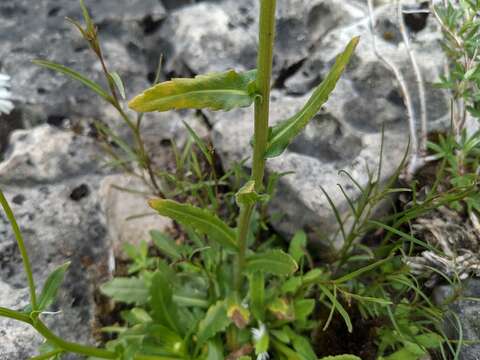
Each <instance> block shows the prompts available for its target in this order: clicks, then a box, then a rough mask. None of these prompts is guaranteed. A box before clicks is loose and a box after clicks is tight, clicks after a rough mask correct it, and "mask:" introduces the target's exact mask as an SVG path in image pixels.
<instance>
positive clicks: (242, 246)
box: [235, 205, 255, 292]
mask: <svg viewBox="0 0 480 360" xmlns="http://www.w3.org/2000/svg"><path fill="white" fill-rule="evenodd" d="M254 208H255V205H244V206H241V208H240V216H239V220H238V257H237V269H236V271H237V272H236V274H235V289H236V290H237V292H240V289H241V287H242V278H243V269H244V268H245V257H246V252H247V238H248V229H249V227H250V218H251V217H252V213H253V209H254Z"/></svg>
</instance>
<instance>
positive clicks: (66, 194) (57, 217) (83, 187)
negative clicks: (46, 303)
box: [0, 125, 110, 359]
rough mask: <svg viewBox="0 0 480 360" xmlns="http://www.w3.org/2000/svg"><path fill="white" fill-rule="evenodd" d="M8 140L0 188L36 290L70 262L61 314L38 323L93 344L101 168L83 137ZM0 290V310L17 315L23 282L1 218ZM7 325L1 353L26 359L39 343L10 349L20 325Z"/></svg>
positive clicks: (102, 257)
mask: <svg viewBox="0 0 480 360" xmlns="http://www.w3.org/2000/svg"><path fill="white" fill-rule="evenodd" d="M12 141H14V146H13V149H12V150H11V151H9V152H7V155H6V159H5V160H4V162H2V163H0V187H1V188H2V190H3V191H4V192H5V196H6V197H7V199H8V201H9V202H10V204H11V206H12V209H13V211H14V213H15V215H16V218H17V221H18V223H19V226H20V228H21V231H22V233H23V236H24V239H25V243H26V246H27V249H28V253H29V256H30V258H31V262H32V267H33V273H34V276H35V280H36V282H37V288H38V291H39V290H40V289H41V286H42V284H43V283H44V281H45V280H46V278H47V276H48V274H49V273H50V272H51V271H53V270H54V269H55V268H57V267H58V266H60V265H62V264H64V263H65V262H67V261H71V266H70V268H69V270H68V273H67V275H66V279H65V282H64V285H63V287H62V289H61V292H60V296H59V299H58V301H57V302H56V303H55V304H54V307H53V309H54V310H57V309H60V310H61V313H59V314H57V315H49V316H47V315H45V321H47V323H49V324H51V326H52V329H53V330H54V331H55V332H56V333H58V334H59V335H61V336H64V337H65V338H67V339H70V340H75V341H79V342H84V343H88V342H90V343H92V342H93V341H94V339H93V338H92V326H93V322H94V304H95V303H94V288H95V285H98V284H99V283H100V282H101V281H103V280H104V279H105V278H106V277H107V276H108V274H109V269H108V263H109V261H108V259H109V256H110V252H109V246H108V243H107V238H106V228H105V220H104V217H103V215H102V213H101V212H100V204H99V199H98V195H97V193H98V186H99V183H100V179H101V178H103V177H104V176H105V175H104V173H103V171H102V170H101V167H100V162H95V161H94V159H95V157H96V156H97V154H98V149H97V147H96V146H95V144H94V143H92V141H91V140H90V139H88V138H85V137H79V136H77V135H75V134H73V133H70V132H65V131H60V130H58V129H55V128H52V127H51V126H49V125H43V126H41V127H39V128H36V129H33V130H30V131H24V130H21V131H17V132H14V133H13V135H12ZM72 151H74V152H75V153H72ZM0 286H2V287H3V288H5V289H6V290H5V291H3V290H2V291H0V304H2V306H12V307H14V308H16V309H18V308H19V307H21V306H23V305H24V304H25V301H26V300H27V297H25V294H26V292H25V291H26V289H25V287H26V278H25V274H24V272H23V267H22V262H21V257H20V254H19V252H18V248H17V245H16V242H15V238H14V236H13V233H12V231H11V229H10V224H8V222H7V220H6V217H5V215H4V213H3V211H1V212H0ZM13 299H17V300H13ZM11 301H14V303H10V302H11ZM3 324H5V322H3V323H2V325H3ZM7 326H8V333H9V336H7V337H6V338H5V337H1V340H0V354H2V356H3V355H4V354H8V356H7V355H6V356H7V357H6V358H4V359H13V358H17V359H21V358H22V359H23V358H27V357H29V356H33V355H34V353H35V351H34V350H35V347H36V345H37V344H38V337H35V339H37V340H35V341H33V340H31V341H30V339H33V335H32V333H31V331H26V332H25V335H26V337H25V338H24V339H17V340H16V341H14V342H13V343H12V342H11V341H10V340H12V337H13V336H15V334H18V333H20V332H22V333H23V331H24V325H22V324H19V323H13V322H8V324H7ZM4 329H5V328H4V327H3V326H2V330H4ZM72 329H76V330H75V331H74V332H72ZM24 341H28V342H29V344H28V346H24V345H25V344H24V343H23V342H24ZM0 358H1V356H0Z"/></svg>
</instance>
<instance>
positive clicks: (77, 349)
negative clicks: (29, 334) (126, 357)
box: [0, 307, 117, 359]
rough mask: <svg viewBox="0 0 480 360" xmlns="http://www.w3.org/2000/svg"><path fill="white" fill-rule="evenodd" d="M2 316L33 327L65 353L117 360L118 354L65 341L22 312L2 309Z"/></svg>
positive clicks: (0, 312) (0, 311)
mask: <svg viewBox="0 0 480 360" xmlns="http://www.w3.org/2000/svg"><path fill="white" fill-rule="evenodd" d="M0 316H2V317H7V318H10V319H14V320H18V321H22V322H24V323H27V324H29V325H31V326H32V327H33V328H34V329H35V330H36V331H37V332H38V333H39V334H40V335H42V336H43V337H44V338H45V340H47V341H49V342H50V343H52V344H53V345H55V346H56V347H58V348H60V349H62V350H64V351H65V352H71V353H76V354H81V355H87V356H95V357H98V358H102V359H116V358H117V354H116V353H115V352H113V351H108V350H104V349H97V348H95V347H91V346H86V345H80V344H76V343H72V342H69V341H65V340H63V339H61V338H59V337H58V336H57V335H55V334H54V333H52V331H51V330H50V329H49V328H47V326H46V325H45V324H44V323H43V322H42V321H41V320H40V319H38V318H37V319H32V318H31V317H30V316H29V315H28V314H25V313H22V312H20V311H15V310H10V309H6V308H2V307H0Z"/></svg>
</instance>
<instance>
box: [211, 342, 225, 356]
mask: <svg viewBox="0 0 480 360" xmlns="http://www.w3.org/2000/svg"><path fill="white" fill-rule="evenodd" d="M223 353H224V350H223V344H222V342H221V341H214V340H211V341H209V342H208V356H207V358H206V360H224V359H225V356H224V355H223Z"/></svg>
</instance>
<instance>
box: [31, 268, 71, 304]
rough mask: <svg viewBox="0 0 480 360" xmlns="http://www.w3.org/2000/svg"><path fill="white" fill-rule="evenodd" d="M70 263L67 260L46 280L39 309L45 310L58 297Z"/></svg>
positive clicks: (39, 301)
mask: <svg viewBox="0 0 480 360" xmlns="http://www.w3.org/2000/svg"><path fill="white" fill-rule="evenodd" d="M69 266H70V263H69V262H67V263H65V264H63V265H62V266H60V267H58V268H57V269H55V270H54V271H53V272H52V273H51V274H50V275H49V276H48V278H47V281H45V284H44V285H43V289H42V292H41V293H40V296H39V298H38V310H39V311H43V310H45V309H46V308H47V307H49V306H50V305H51V304H52V303H53V301H54V300H55V298H56V297H57V293H58V290H59V289H60V286H61V285H62V283H63V279H64V278H65V273H66V272H67V269H68V267H69Z"/></svg>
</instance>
